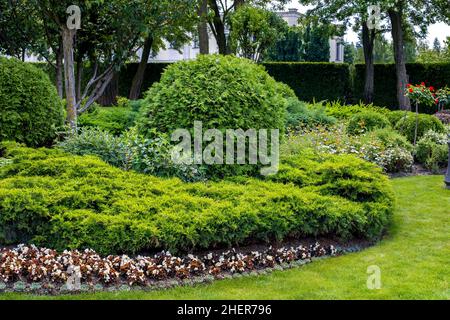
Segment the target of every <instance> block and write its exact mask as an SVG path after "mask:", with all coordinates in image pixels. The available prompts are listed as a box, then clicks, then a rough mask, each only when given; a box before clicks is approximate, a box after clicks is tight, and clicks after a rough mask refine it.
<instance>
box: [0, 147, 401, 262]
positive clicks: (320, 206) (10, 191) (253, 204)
mask: <svg viewBox="0 0 450 320" xmlns="http://www.w3.org/2000/svg"><path fill="white" fill-rule="evenodd" d="M5 147H6V152H5V155H4V156H6V157H8V158H9V159H11V160H12V163H11V164H8V165H6V166H3V167H0V241H1V242H2V243H17V242H22V241H26V242H33V243H36V244H38V245H45V246H50V247H53V248H55V249H58V250H62V249H66V248H79V249H82V248H87V247H90V248H93V249H95V250H97V251H98V252H100V253H104V254H111V253H122V252H128V253H135V252H139V251H141V250H160V249H162V248H164V249H170V250H171V251H173V250H192V249H195V248H214V247H216V246H225V245H226V246H230V245H236V244H245V243H248V242H249V241H269V240H274V239H278V240H281V239H285V238H287V237H294V236H295V237H303V236H330V235H331V236H337V237H340V238H345V239H349V238H352V237H364V238H370V239H374V238H377V237H379V236H380V235H381V234H382V232H383V230H384V228H385V227H386V225H387V223H388V222H389V220H390V217H391V215H392V208H393V196H392V191H391V188H390V185H389V181H388V179H387V177H385V176H384V175H383V174H382V173H381V171H380V169H378V168H377V167H376V166H374V165H372V164H370V163H367V162H365V161H363V160H358V159H357V158H355V157H353V156H348V155H346V156H330V155H328V156H323V157H322V158H319V159H316V158H314V157H311V156H304V155H297V156H293V157H289V158H286V159H284V160H283V164H282V168H280V169H281V170H280V173H279V175H277V176H272V177H271V178H269V179H268V180H258V179H245V178H241V179H237V180H236V181H221V182H208V183H204V182H201V183H183V182H181V181H180V180H178V179H162V178H157V177H152V176H148V175H143V174H138V173H134V172H125V171H122V170H119V169H117V168H114V167H112V166H110V165H108V164H106V163H104V162H103V161H101V160H99V159H98V158H96V157H92V156H83V157H80V156H74V155H68V154H66V153H64V152H62V151H60V150H49V149H29V148H24V147H21V146H19V145H16V144H7V145H5ZM269 180H271V181H269Z"/></svg>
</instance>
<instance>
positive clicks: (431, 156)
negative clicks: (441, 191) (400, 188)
mask: <svg viewBox="0 0 450 320" xmlns="http://www.w3.org/2000/svg"><path fill="white" fill-rule="evenodd" d="M416 159H417V161H418V162H419V163H421V164H423V165H424V166H425V167H426V168H427V169H429V170H432V171H433V172H439V168H442V167H445V165H447V160H448V146H447V135H446V134H444V133H438V132H434V131H431V130H430V131H428V132H427V133H425V134H424V135H423V137H422V138H421V139H420V140H419V142H417V146H416Z"/></svg>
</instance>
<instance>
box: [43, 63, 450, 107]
mask: <svg viewBox="0 0 450 320" xmlns="http://www.w3.org/2000/svg"><path fill="white" fill-rule="evenodd" d="M37 65H38V67H40V68H41V69H43V70H46V71H47V72H48V73H49V75H50V79H52V80H53V79H54V70H53V69H52V68H49V67H47V65H46V64H43V63H39V64H37ZM169 65H171V63H149V64H148V65H147V70H146V72H145V75H144V83H143V85H142V91H141V92H142V93H144V92H145V91H146V90H147V89H148V88H150V87H151V86H152V85H153V84H154V83H155V82H158V81H159V80H160V79H161V75H162V73H163V72H164V69H165V68H166V67H167V66H169ZM262 65H263V66H264V67H265V68H266V70H267V72H268V73H269V74H270V75H271V76H272V77H274V78H275V80H277V81H280V82H283V83H285V84H287V85H289V86H290V87H291V88H292V89H293V90H294V92H295V94H296V95H297V97H298V98H299V99H300V100H304V101H308V102H312V101H313V100H314V99H315V100H316V101H322V100H329V101H334V100H341V101H344V102H348V103H357V102H358V101H360V100H363V93H364V72H365V70H364V64H356V65H355V68H351V67H350V66H349V65H347V64H336V63H326V62H319V63H315V62H270V63H263V64H262ZM137 66H138V64H137V63H128V64H126V65H125V67H123V68H122V69H121V71H120V73H119V94H120V95H121V96H124V97H128V94H129V91H130V86H131V82H132V79H133V77H134V74H135V72H136V69H137ZM406 68H407V71H408V74H409V76H410V82H411V83H420V82H422V81H424V82H425V83H426V84H427V85H432V86H434V87H435V88H441V87H444V86H445V85H447V86H450V63H439V64H420V63H410V64H407V65H406ZM89 73H90V72H89V70H86V72H85V74H86V75H87V74H89ZM86 77H87V76H86ZM374 104H375V105H379V106H385V107H388V108H390V109H392V110H397V109H398V107H397V95H396V75H395V65H394V64H375V92H374ZM435 111H436V110H435V109H434V108H433V107H421V112H425V113H434V112H435Z"/></svg>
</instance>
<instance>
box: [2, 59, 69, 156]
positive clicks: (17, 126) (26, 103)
mask: <svg viewBox="0 0 450 320" xmlns="http://www.w3.org/2000/svg"><path fill="white" fill-rule="evenodd" d="M63 123H64V111H63V104H62V102H61V99H60V98H59V97H58V94H57V92H56V88H55V86H54V85H53V83H51V82H50V79H49V77H48V75H47V74H45V72H44V71H42V70H40V69H38V68H37V67H35V66H33V65H31V64H29V63H24V62H21V61H19V60H17V59H6V58H1V57H0V140H15V141H18V142H23V143H26V144H27V145H28V146H33V147H36V146H42V145H48V144H50V143H51V142H52V141H53V139H54V138H55V136H56V130H57V128H58V127H60V126H61V125H62V124H63Z"/></svg>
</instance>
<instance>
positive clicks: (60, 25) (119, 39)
mask: <svg viewBox="0 0 450 320" xmlns="http://www.w3.org/2000/svg"><path fill="white" fill-rule="evenodd" d="M29 1H32V3H33V5H34V6H35V8H40V9H41V11H40V12H42V14H43V16H42V20H44V19H45V20H46V21H48V23H52V24H54V26H55V27H56V29H57V30H58V31H59V33H60V35H61V37H62V43H63V53H64V83H65V96H66V103H67V121H68V123H69V125H70V126H71V128H72V130H75V129H76V122H77V116H78V114H80V113H82V112H84V111H85V110H87V109H88V108H89V107H90V106H91V105H92V103H93V102H95V101H96V100H97V99H98V98H99V97H100V96H101V95H102V93H103V91H104V90H105V88H106V87H107V85H108V84H109V82H110V81H111V80H112V79H113V76H114V72H115V71H117V70H118V68H120V66H121V65H122V64H123V63H124V62H125V61H126V60H127V59H128V58H129V57H130V56H131V55H132V54H133V52H134V49H135V48H136V44H137V42H138V39H139V35H140V34H141V33H142V32H143V30H144V26H145V22H146V20H145V19H146V17H147V15H146V13H145V12H144V11H142V10H141V9H142V7H141V6H139V5H138V4H141V3H142V2H141V1H140V0H136V1H132V2H130V1H126V0H111V1H109V2H108V3H105V2H104V1H103V0H92V1H70V0H64V1H61V0H29ZM74 4H75V5H77V6H78V7H79V8H80V9H81V13H82V17H83V16H86V17H89V18H88V19H85V20H83V18H81V19H82V22H81V26H82V28H83V29H87V30H90V32H91V33H95V37H94V38H92V40H91V43H90V45H91V50H90V52H91V59H92V61H91V63H92V66H93V69H94V71H93V75H92V77H91V79H90V80H89V81H88V82H87V84H86V85H85V86H84V90H83V91H82V92H83V93H82V95H81V96H80V97H79V98H78V99H77V96H76V88H77V80H76V77H75V68H74V67H75V60H74V52H75V50H76V45H77V42H76V39H75V35H76V34H77V29H76V28H71V26H70V24H68V23H67V19H68V14H67V9H68V7H69V6H71V5H74ZM72 8H73V7H72ZM90 13H92V14H90Z"/></svg>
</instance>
